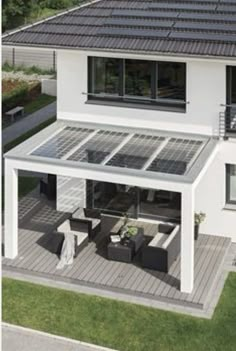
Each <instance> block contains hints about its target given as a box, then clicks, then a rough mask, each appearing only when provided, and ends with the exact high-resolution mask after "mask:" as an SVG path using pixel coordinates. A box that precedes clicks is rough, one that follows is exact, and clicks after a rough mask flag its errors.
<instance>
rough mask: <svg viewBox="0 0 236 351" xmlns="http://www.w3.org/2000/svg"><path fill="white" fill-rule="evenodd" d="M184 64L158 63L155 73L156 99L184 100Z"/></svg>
mask: <svg viewBox="0 0 236 351" xmlns="http://www.w3.org/2000/svg"><path fill="white" fill-rule="evenodd" d="M185 81H186V78H185V64H184V63H173V62H159V63H158V71H157V99H166V100H167V99H169V100H177V101H184V100H185Z"/></svg>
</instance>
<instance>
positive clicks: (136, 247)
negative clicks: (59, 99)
mask: <svg viewBox="0 0 236 351" xmlns="http://www.w3.org/2000/svg"><path fill="white" fill-rule="evenodd" d="M101 221H102V218H101V213H100V211H99V210H94V209H86V208H84V209H83V208H79V209H77V210H76V211H75V212H74V213H73V214H72V215H71V217H70V218H69V219H67V220H66V221H64V222H63V223H62V224H61V225H60V226H59V227H58V228H57V232H59V233H63V234H64V235H65V238H66V235H73V236H74V245H75V248H74V256H75V257H76V256H77V255H78V254H79V252H81V250H83V248H84V247H86V246H87V245H88V243H89V241H92V240H93V239H94V238H95V236H96V235H97V234H98V233H99V232H100V231H101ZM179 253H180V226H179V225H172V224H165V223H163V224H162V223H160V224H159V226H158V231H157V233H156V235H155V236H154V237H151V236H147V235H145V233H144V229H143V228H141V227H136V232H135V233H133V234H132V235H130V236H123V235H122V227H121V228H120V229H119V231H118V232H115V233H114V232H110V233H109V242H108V244H107V258H108V260H114V261H119V262H126V263H131V262H132V261H133V259H134V258H135V256H136V255H137V254H140V257H141V265H142V266H143V267H144V268H148V269H154V270H158V271H162V272H166V273H168V271H169V269H170V267H171V265H172V264H173V263H174V261H175V260H176V259H177V257H178V255H179Z"/></svg>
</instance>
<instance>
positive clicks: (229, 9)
mask: <svg viewBox="0 0 236 351" xmlns="http://www.w3.org/2000/svg"><path fill="white" fill-rule="evenodd" d="M217 11H220V12H230V13H232V12H236V6H235V5H227V4H222V5H220V4H219V5H218V7H217Z"/></svg>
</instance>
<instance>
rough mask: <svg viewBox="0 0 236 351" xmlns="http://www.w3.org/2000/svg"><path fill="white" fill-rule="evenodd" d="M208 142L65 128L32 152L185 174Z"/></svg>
mask: <svg viewBox="0 0 236 351" xmlns="http://www.w3.org/2000/svg"><path fill="white" fill-rule="evenodd" d="M204 143H205V141H204V140H201V139H187V138H185V139H181V138H170V139H169V138H167V137H166V136H162V135H156V134H154V135H153V134H151V133H148V134H140V133H134V134H132V133H129V132H127V131H113V130H107V129H95V128H94V129H88V128H76V127H65V128H64V129H63V130H61V131H60V132H58V133H57V134H56V135H54V136H52V137H51V138H50V139H49V140H47V141H46V142H45V143H44V144H43V145H41V146H39V147H38V148H37V149H36V150H34V151H33V152H32V153H31V155H32V156H41V157H47V158H56V159H63V160H69V161H73V162H83V163H91V164H102V165H104V166H105V167H119V168H128V169H133V170H135V169H136V170H141V169H142V170H145V171H150V172H160V173H169V174H177V175H182V174H185V173H186V170H187V168H188V166H189V164H190V163H191V162H192V161H193V160H194V159H195V158H196V157H197V155H198V153H199V151H200V150H201V148H202V147H203V146H204Z"/></svg>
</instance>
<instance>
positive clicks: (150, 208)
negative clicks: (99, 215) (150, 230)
mask: <svg viewBox="0 0 236 351" xmlns="http://www.w3.org/2000/svg"><path fill="white" fill-rule="evenodd" d="M87 206H88V207H91V208H96V209H100V210H101V211H102V212H104V213H108V214H112V215H117V216H122V215H124V213H127V214H128V215H129V216H130V217H131V218H148V219H154V220H155V219H160V220H169V221H175V222H179V221H180V211H181V195H180V194H179V193H176V192H169V191H163V190H152V189H142V188H137V187H132V186H128V185H122V184H114V183H106V182H96V181H88V182H87Z"/></svg>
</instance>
